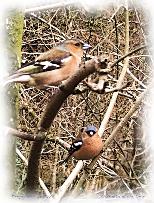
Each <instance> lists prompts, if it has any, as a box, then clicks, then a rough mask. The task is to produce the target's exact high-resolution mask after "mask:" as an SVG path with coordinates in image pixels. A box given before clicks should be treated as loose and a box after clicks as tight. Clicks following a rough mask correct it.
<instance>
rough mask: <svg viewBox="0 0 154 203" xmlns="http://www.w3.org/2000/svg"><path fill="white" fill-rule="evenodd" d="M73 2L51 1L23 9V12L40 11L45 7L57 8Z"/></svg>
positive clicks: (72, 0) (69, 0)
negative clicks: (43, 4)
mask: <svg viewBox="0 0 154 203" xmlns="http://www.w3.org/2000/svg"><path fill="white" fill-rule="evenodd" d="M74 3H75V1H74V0H67V1H63V2H59V3H53V4H50V5H45V6H38V7H34V8H27V9H25V10H24V12H25V13H30V12H35V11H42V10H46V9H54V8H59V7H63V6H67V5H70V4H74Z"/></svg>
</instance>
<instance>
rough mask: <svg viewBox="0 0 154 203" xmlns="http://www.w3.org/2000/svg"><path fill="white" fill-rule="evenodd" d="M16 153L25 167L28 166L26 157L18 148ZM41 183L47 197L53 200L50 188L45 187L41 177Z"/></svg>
mask: <svg viewBox="0 0 154 203" xmlns="http://www.w3.org/2000/svg"><path fill="white" fill-rule="evenodd" d="M16 153H17V155H18V156H19V157H20V159H21V160H22V161H23V162H24V163H25V165H26V166H28V160H27V159H26V158H25V157H24V155H23V154H22V153H21V152H20V150H19V149H18V148H16ZM39 183H40V186H41V187H42V189H43V190H44V193H45V194H46V196H47V197H50V198H51V199H52V200H53V198H52V196H51V194H50V192H49V190H48V188H47V187H46V186H45V184H44V182H43V181H42V179H41V178H40V177H39Z"/></svg>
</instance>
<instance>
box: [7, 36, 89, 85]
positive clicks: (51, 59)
mask: <svg viewBox="0 0 154 203" xmlns="http://www.w3.org/2000/svg"><path fill="white" fill-rule="evenodd" d="M89 47H90V46H89V45H88V44H84V43H83V42H81V41H80V40H77V39H70V40H65V41H63V42H62V43H60V44H59V45H58V46H56V47H54V48H52V49H51V50H49V51H47V52H45V53H43V54H41V55H40V56H38V57H37V58H36V59H35V60H34V61H33V62H31V63H29V64H28V65H27V66H26V67H23V68H21V69H19V70H17V71H16V72H15V73H14V74H13V75H11V76H9V77H8V79H7V81H6V83H5V84H7V83H10V82H16V83H25V84H28V85H30V86H36V87H37V88H44V87H48V86H57V85H59V84H61V82H62V81H64V80H67V79H68V78H69V77H70V76H71V75H73V74H74V73H75V72H76V71H77V70H78V69H79V64H80V62H81V57H82V56H83V51H84V49H88V48H89Z"/></svg>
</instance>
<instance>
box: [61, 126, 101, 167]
mask: <svg viewBox="0 0 154 203" xmlns="http://www.w3.org/2000/svg"><path fill="white" fill-rule="evenodd" d="M102 147H103V142H102V139H101V137H100V136H99V135H98V130H97V128H96V127H95V126H93V125H89V126H87V127H84V128H83V129H82V130H81V132H80V133H79V135H78V136H77V138H76V140H75V141H74V142H73V143H72V144H71V147H70V149H69V151H68V152H69V155H68V156H67V158H66V159H65V160H63V161H62V162H61V163H64V162H67V161H68V160H69V159H70V158H71V157H74V158H75V159H77V160H90V159H93V158H94V157H96V156H97V155H98V154H99V153H100V152H101V150H102ZM61 163H60V164H61Z"/></svg>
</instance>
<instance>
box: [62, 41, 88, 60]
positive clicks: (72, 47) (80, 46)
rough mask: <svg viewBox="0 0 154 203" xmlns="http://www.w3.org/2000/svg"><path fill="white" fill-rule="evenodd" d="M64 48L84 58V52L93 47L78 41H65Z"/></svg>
mask: <svg viewBox="0 0 154 203" xmlns="http://www.w3.org/2000/svg"><path fill="white" fill-rule="evenodd" d="M63 47H64V48H65V49H66V50H67V51H69V52H71V53H72V54H75V55H77V56H79V57H82V55H83V51H84V50H86V49H89V48H90V47H91V46H90V45H89V44H87V43H84V42H82V41H81V40H78V39H69V40H65V41H63Z"/></svg>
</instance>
